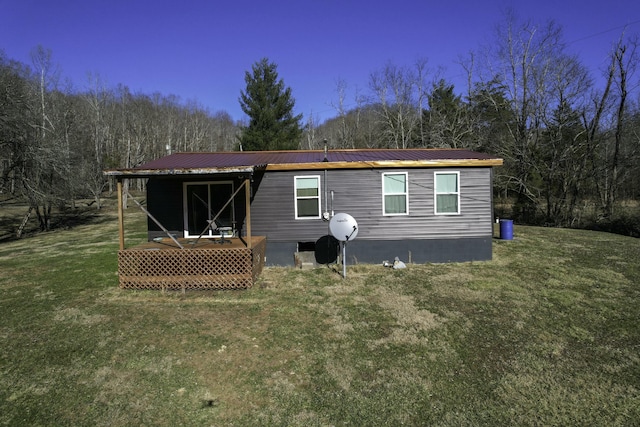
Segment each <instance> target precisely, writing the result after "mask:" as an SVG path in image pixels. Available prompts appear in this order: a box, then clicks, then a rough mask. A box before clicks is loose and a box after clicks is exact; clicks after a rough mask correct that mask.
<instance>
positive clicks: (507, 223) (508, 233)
mask: <svg viewBox="0 0 640 427" xmlns="http://www.w3.org/2000/svg"><path fill="white" fill-rule="evenodd" d="M500 238H501V239H502V240H513V220H511V219H501V220H500Z"/></svg>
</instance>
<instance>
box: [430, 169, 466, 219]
mask: <svg viewBox="0 0 640 427" xmlns="http://www.w3.org/2000/svg"><path fill="white" fill-rule="evenodd" d="M434 180H435V185H434V188H435V203H434V204H435V211H436V212H435V213H436V215H456V214H459V213H460V186H459V181H460V173H459V172H435V175H434Z"/></svg>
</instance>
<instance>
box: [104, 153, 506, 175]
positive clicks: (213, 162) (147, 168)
mask: <svg viewBox="0 0 640 427" xmlns="http://www.w3.org/2000/svg"><path fill="white" fill-rule="evenodd" d="M326 157H327V161H324V159H325V152H324V151H323V150H298V151H233V152H218V153H201V152H191V153H176V154H171V155H169V156H166V157H162V158H159V159H156V160H152V161H150V162H147V163H145V164H143V165H140V166H138V167H136V168H132V169H116V170H109V171H105V173H106V174H107V175H114V176H123V175H126V176H150V175H171V174H206V173H248V172H251V171H253V170H254V169H256V168H266V169H267V170H305V169H359V168H378V167H428V166H431V167H445V166H500V165H502V159H500V158H497V157H494V156H491V155H488V154H484V153H479V152H476V151H470V150H459V149H405V150H400V149H398V150H394V149H373V150H329V151H328V152H327V154H326Z"/></svg>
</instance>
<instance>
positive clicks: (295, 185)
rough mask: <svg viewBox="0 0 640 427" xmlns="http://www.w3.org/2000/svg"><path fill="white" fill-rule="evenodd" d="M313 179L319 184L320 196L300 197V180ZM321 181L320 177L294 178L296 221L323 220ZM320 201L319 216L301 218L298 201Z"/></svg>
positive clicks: (300, 176)
mask: <svg viewBox="0 0 640 427" xmlns="http://www.w3.org/2000/svg"><path fill="white" fill-rule="evenodd" d="M310 178H313V179H315V180H316V182H317V183H318V194H317V195H316V196H298V180H299V179H310ZM321 186H322V183H321V180H320V175H296V176H294V177H293V209H294V218H295V219H296V220H298V219H300V220H305V219H320V218H322V198H321V194H322V191H321ZM313 199H316V200H318V214H317V215H313V216H300V215H299V214H298V201H299V200H313Z"/></svg>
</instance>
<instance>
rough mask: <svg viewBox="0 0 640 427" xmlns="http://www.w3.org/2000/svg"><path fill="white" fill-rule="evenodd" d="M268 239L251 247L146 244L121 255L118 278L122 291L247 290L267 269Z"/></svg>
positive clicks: (254, 239) (255, 240) (261, 240)
mask: <svg viewBox="0 0 640 427" xmlns="http://www.w3.org/2000/svg"><path fill="white" fill-rule="evenodd" d="M266 247H267V240H266V238H265V237H254V238H253V239H252V247H251V248H247V247H238V246H237V245H230V246H229V247H226V246H224V245H209V246H207V247H185V249H179V248H177V247H171V246H169V247H167V246H165V247H163V246H153V245H151V244H145V245H141V246H138V247H133V248H129V249H124V250H120V251H118V276H119V282H120V287H121V288H123V289H161V290H165V289H167V290H169V289H174V290H179V289H182V290H186V289H190V290H210V289H248V288H250V287H252V286H253V284H254V283H255V281H256V279H257V278H258V275H259V274H260V273H261V272H262V269H263V267H264V256H265V251H266Z"/></svg>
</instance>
